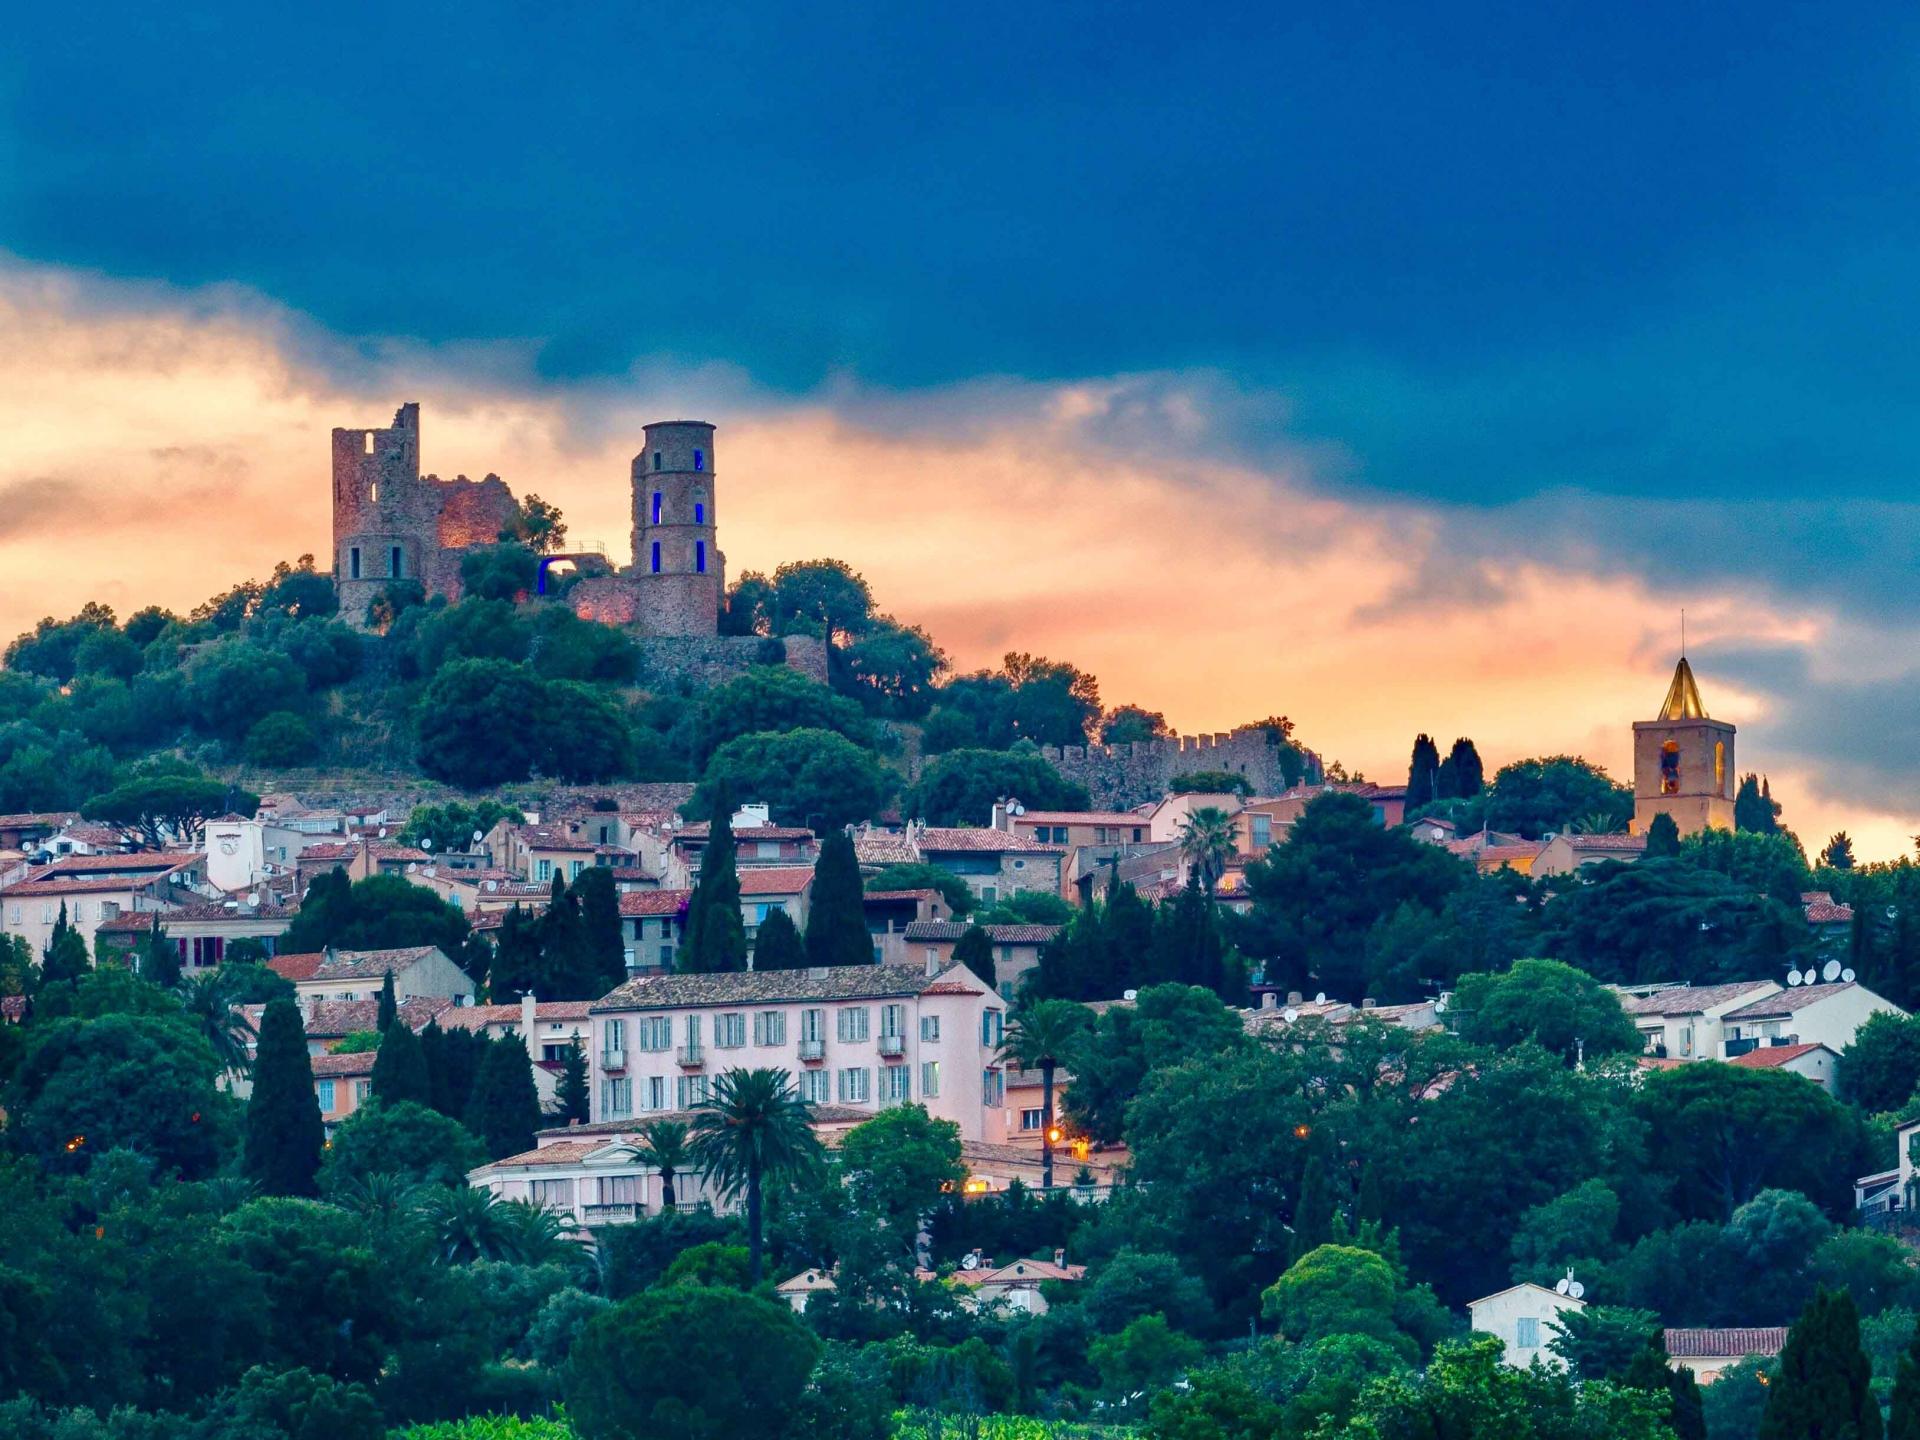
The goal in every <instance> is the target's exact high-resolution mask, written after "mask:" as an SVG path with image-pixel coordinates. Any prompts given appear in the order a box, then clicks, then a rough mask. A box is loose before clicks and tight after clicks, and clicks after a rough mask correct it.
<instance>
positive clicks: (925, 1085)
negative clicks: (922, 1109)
mask: <svg viewBox="0 0 1920 1440" xmlns="http://www.w3.org/2000/svg"><path fill="white" fill-rule="evenodd" d="M939 1095H940V1062H939V1061H938V1060H922V1061H921V1062H920V1098H921V1099H922V1100H934V1099H938V1098H939Z"/></svg>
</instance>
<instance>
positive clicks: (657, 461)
mask: <svg viewBox="0 0 1920 1440" xmlns="http://www.w3.org/2000/svg"><path fill="white" fill-rule="evenodd" d="M653 468H654V469H656V470H658V469H659V468H660V452H659V451H658V450H656V451H654V452H653Z"/></svg>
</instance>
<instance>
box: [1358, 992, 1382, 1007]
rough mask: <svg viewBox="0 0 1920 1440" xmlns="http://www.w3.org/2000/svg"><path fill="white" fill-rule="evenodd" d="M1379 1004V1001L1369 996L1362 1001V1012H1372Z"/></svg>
mask: <svg viewBox="0 0 1920 1440" xmlns="http://www.w3.org/2000/svg"><path fill="white" fill-rule="evenodd" d="M1379 1003H1380V1002H1379V1001H1378V1000H1376V999H1374V998H1373V997H1372V996H1371V995H1368V996H1366V997H1364V998H1363V999H1362V1000H1361V1001H1360V1008H1361V1009H1362V1010H1371V1009H1373V1007H1374V1006H1376V1005H1378V1004H1379Z"/></svg>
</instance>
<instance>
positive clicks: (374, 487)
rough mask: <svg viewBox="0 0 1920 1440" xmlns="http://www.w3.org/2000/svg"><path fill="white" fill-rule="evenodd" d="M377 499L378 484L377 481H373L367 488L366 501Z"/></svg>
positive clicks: (378, 493) (378, 494)
mask: <svg viewBox="0 0 1920 1440" xmlns="http://www.w3.org/2000/svg"><path fill="white" fill-rule="evenodd" d="M379 498H380V482H379V481H378V480H375V481H374V482H373V483H372V484H371V485H369V486H367V499H369V500H378V499H379Z"/></svg>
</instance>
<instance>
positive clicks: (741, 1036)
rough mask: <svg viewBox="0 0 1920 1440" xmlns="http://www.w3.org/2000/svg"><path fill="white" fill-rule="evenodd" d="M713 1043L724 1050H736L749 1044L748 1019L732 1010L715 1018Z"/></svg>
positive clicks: (739, 1012)
mask: <svg viewBox="0 0 1920 1440" xmlns="http://www.w3.org/2000/svg"><path fill="white" fill-rule="evenodd" d="M713 1043H714V1044H715V1045H718V1046H719V1047H720V1048H721V1049H723V1050H734V1049H738V1048H739V1047H740V1046H742V1045H744V1044H746V1043H747V1017H746V1015H745V1014H743V1013H742V1012H741V1011H738V1010H730V1011H728V1012H727V1013H726V1014H725V1015H716V1016H714V1017H713Z"/></svg>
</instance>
